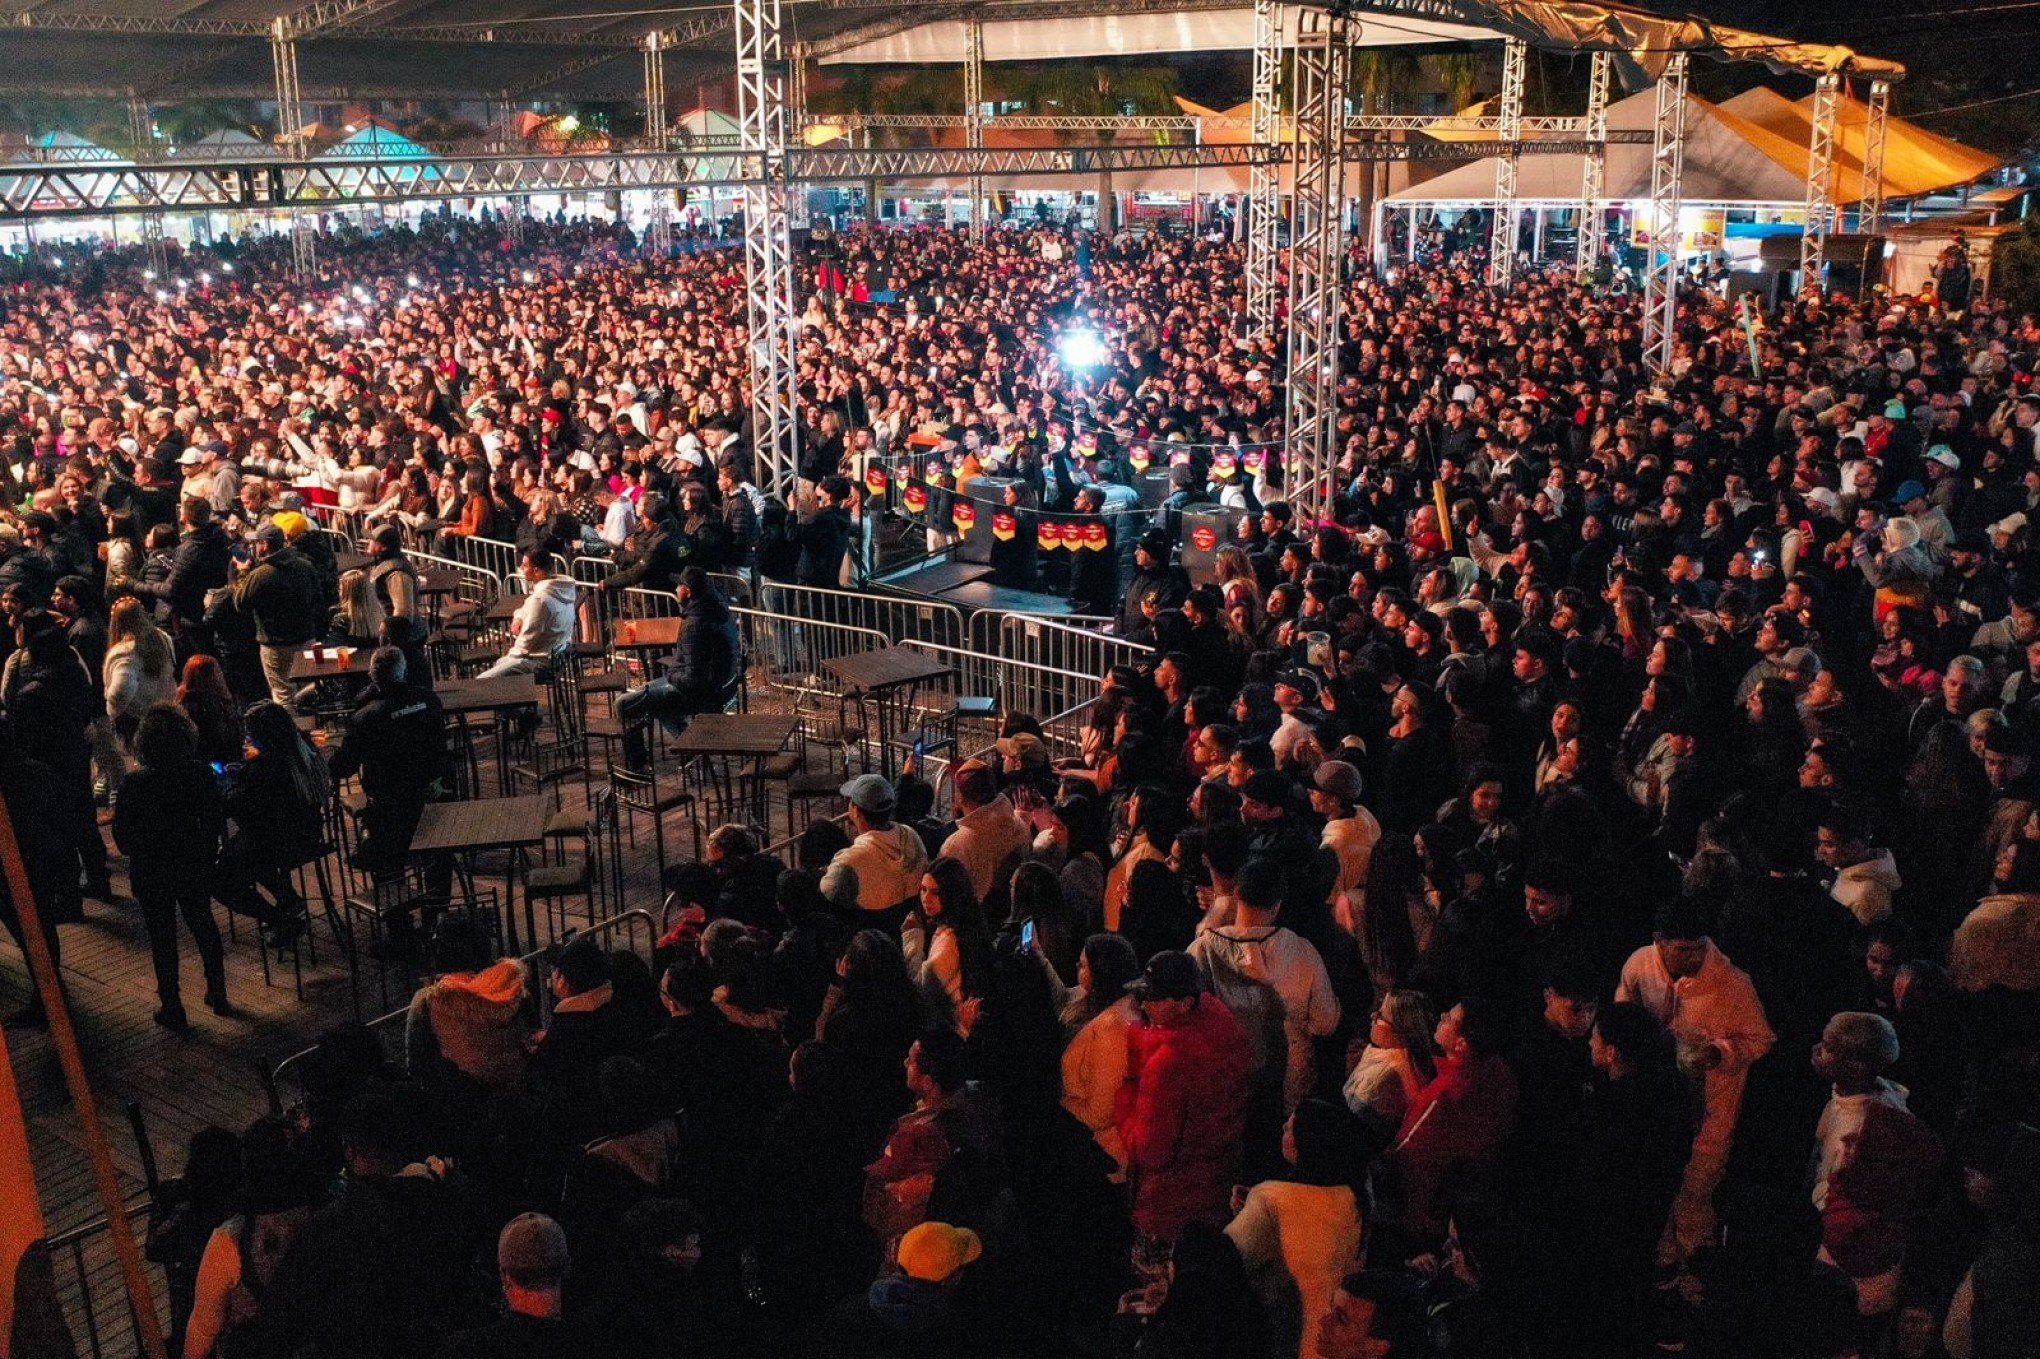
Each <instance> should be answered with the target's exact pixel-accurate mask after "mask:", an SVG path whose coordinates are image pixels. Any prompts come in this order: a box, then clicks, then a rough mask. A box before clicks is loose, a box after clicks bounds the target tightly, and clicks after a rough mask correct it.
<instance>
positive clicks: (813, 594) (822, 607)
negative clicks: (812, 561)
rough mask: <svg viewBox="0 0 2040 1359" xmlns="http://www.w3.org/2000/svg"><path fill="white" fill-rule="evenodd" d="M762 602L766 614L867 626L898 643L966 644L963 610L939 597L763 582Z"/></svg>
mask: <svg viewBox="0 0 2040 1359" xmlns="http://www.w3.org/2000/svg"><path fill="white" fill-rule="evenodd" d="M758 603H759V607H760V608H761V609H763V610H764V611H765V612H768V613H776V614H783V615H786V616H788V617H792V618H803V619H810V620H813V621H815V622H823V623H841V624H845V625H847V626H850V627H855V628H869V629H871V630H872V631H874V632H877V633H880V634H882V635H884V636H886V637H890V638H891V639H893V640H894V641H895V642H905V641H908V640H911V639H917V638H918V639H920V640H922V641H928V642H934V643H936V644H938V645H940V646H953V647H960V646H962V645H963V642H964V623H963V610H962V609H960V608H958V607H957V606H956V605H954V604H948V603H944V602H942V601H940V600H934V599H915V598H909V597H905V596H900V595H879V594H856V593H852V592H851V591H848V590H825V589H821V588H819V587H817V586H812V585H782V584H780V583H779V582H777V581H763V582H761V583H760V586H759V592H758Z"/></svg>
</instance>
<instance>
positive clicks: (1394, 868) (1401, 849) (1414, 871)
mask: <svg viewBox="0 0 2040 1359" xmlns="http://www.w3.org/2000/svg"><path fill="white" fill-rule="evenodd" d="M1423 891H1424V867H1423V861H1422V860H1420V859H1419V858H1418V857H1417V843H1416V841H1415V840H1412V839H1411V838H1410V837H1409V836H1407V835H1404V834H1403V833H1402V832H1400V831H1389V832H1387V833H1386V834H1384V835H1383V836H1382V837H1381V840H1380V842H1379V843H1377V844H1376V845H1375V846H1374V854H1373V856H1372V857H1371V858H1369V859H1368V861H1367V909H1366V911H1365V913H1364V914H1363V915H1362V918H1361V922H1360V941H1359V942H1360V951H1361V953H1362V954H1363V955H1365V957H1366V961H1367V966H1368V968H1369V970H1371V971H1372V972H1374V974H1375V975H1376V978H1377V979H1378V980H1382V981H1386V982H1387V983H1389V984H1390V985H1400V984H1401V983H1403V982H1404V981H1406V980H1407V979H1408V977H1409V975H1410V970H1411V969H1412V968H1414V967H1415V966H1416V962H1417V936H1416V931H1415V930H1413V929H1412V928H1411V927H1410V912H1409V899H1410V898H1411V897H1413V896H1421V895H1423Z"/></svg>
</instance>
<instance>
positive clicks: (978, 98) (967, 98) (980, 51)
mask: <svg viewBox="0 0 2040 1359" xmlns="http://www.w3.org/2000/svg"><path fill="white" fill-rule="evenodd" d="M963 116H964V120H965V121H964V141H965V142H966V143H967V144H968V145H969V146H970V148H971V149H972V150H973V151H976V150H982V149H983V147H984V144H985V24H984V20H982V19H980V18H979V17H978V16H977V15H975V14H973V15H971V16H970V17H969V18H968V19H965V20H964V21H963ZM970 238H971V239H972V240H974V241H982V240H983V239H984V238H985V177H984V175H983V174H982V173H980V172H978V171H972V172H971V177H970Z"/></svg>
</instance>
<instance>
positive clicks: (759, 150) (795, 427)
mask: <svg viewBox="0 0 2040 1359" xmlns="http://www.w3.org/2000/svg"><path fill="white" fill-rule="evenodd" d="M732 14H733V20H734V27H735V29H736V35H737V121H738V125H739V131H740V132H741V134H742V136H743V144H744V146H743V153H742V156H741V158H740V171H741V173H742V174H743V175H744V176H745V178H746V181H747V182H746V185H745V195H744V303H745V312H746V319H747V320H748V322H749V326H750V333H749V344H750V360H751V362H750V376H751V435H752V439H753V450H754V455H755V457H756V460H757V470H758V484H759V485H761V486H764V487H766V488H767V489H769V490H771V491H773V492H775V493H777V494H779V495H786V496H790V494H791V492H792V490H793V479H794V476H795V474H796V473H797V471H798V469H799V467H800V444H799V439H800V423H799V418H798V417H799V409H800V407H799V404H798V395H799V374H798V371H797V369H796V366H795V363H794V348H795V338H796V335H795V329H794V310H793V239H792V231H791V228H790V224H789V221H788V217H787V144H786V143H787V118H786V62H785V57H784V55H783V49H782V47H781V43H780V0H733V4H732Z"/></svg>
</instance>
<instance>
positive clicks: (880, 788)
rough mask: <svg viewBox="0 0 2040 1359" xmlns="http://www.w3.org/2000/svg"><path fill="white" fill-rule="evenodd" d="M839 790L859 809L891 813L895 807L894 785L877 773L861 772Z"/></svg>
mask: <svg viewBox="0 0 2040 1359" xmlns="http://www.w3.org/2000/svg"><path fill="white" fill-rule="evenodd" d="M839 791H840V792H841V793H842V794H843V796H844V797H846V798H848V799H849V800H850V805H851V806H853V807H855V808H857V809H858V810H859V811H862V812H882V813H888V814H889V813H891V811H892V809H893V803H894V801H895V799H894V796H893V786H892V785H891V784H890V783H887V782H886V781H885V780H884V779H883V778H881V777H880V776H879V775H877V774H859V775H858V776H857V777H856V778H854V779H852V780H850V782H848V783H846V784H844V785H843V787H842V788H841V789H840V790H839Z"/></svg>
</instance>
